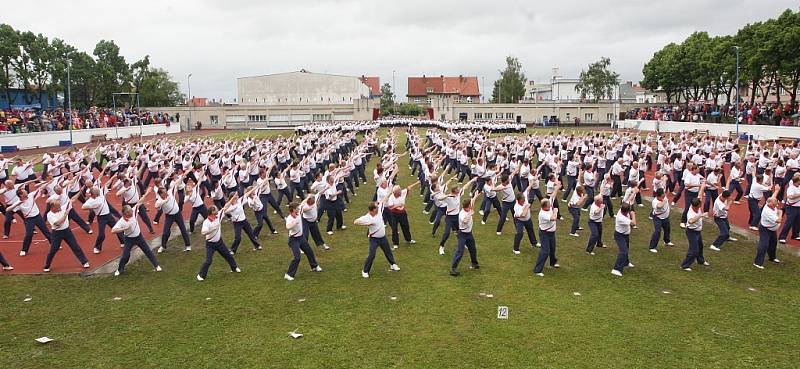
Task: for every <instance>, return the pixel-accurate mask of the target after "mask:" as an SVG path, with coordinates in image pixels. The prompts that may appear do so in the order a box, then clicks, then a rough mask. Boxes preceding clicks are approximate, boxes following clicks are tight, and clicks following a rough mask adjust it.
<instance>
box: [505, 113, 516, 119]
mask: <svg viewBox="0 0 800 369" xmlns="http://www.w3.org/2000/svg"><path fill="white" fill-rule="evenodd" d="M506 119H514V113H506Z"/></svg>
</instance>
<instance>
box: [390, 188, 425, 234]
mask: <svg viewBox="0 0 800 369" xmlns="http://www.w3.org/2000/svg"><path fill="white" fill-rule="evenodd" d="M418 184H419V181H417V182H414V183H412V184H410V185H408V186H407V187H406V188H401V187H400V186H394V187H393V188H392V194H391V195H390V196H389V199H388V200H386V207H387V208H389V212H390V213H392V217H391V218H390V220H389V226H390V227H391V229H392V245H393V247H394V248H395V249H396V248H397V247H398V245H399V243H400V235H399V234H398V228H400V229H401V230H402V231H403V238H404V239H405V240H406V242H407V243H409V244H412V245H413V244H415V243H417V241H415V240H414V239H413V238H412V237H411V227H410V226H409V223H408V212H407V211H406V197H407V196H408V192H409V190H411V189H412V188H414V186H416V185H418Z"/></svg>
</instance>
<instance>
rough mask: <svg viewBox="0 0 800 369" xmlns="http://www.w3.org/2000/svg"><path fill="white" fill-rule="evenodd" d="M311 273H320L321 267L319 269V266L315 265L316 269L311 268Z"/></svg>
mask: <svg viewBox="0 0 800 369" xmlns="http://www.w3.org/2000/svg"><path fill="white" fill-rule="evenodd" d="M311 271H312V272H321V271H322V267H321V266H319V265H317V267H316V268H311Z"/></svg>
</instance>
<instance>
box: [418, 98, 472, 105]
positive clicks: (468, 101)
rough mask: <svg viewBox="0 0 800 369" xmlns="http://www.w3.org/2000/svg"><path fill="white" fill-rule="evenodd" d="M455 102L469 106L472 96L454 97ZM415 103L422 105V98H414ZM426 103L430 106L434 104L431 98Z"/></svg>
mask: <svg viewBox="0 0 800 369" xmlns="http://www.w3.org/2000/svg"><path fill="white" fill-rule="evenodd" d="M453 102H454V103H467V104H469V103H471V102H472V96H458V97H454V98H453ZM414 103H415V104H422V98H421V97H415V98H414ZM425 103H426V104H428V105H431V104H432V103H433V99H432V98H431V97H430V96H429V97H428V98H426V99H425Z"/></svg>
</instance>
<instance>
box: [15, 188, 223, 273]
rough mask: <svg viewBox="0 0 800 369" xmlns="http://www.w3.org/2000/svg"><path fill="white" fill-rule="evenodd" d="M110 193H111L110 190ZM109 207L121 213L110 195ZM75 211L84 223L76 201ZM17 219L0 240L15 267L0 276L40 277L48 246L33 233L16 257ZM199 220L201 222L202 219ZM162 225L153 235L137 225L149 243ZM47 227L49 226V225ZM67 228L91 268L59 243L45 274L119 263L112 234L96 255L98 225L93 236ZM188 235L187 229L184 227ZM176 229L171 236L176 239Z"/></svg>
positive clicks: (151, 207)
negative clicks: (26, 249)
mask: <svg viewBox="0 0 800 369" xmlns="http://www.w3.org/2000/svg"><path fill="white" fill-rule="evenodd" d="M111 192H114V191H113V190H112V191H111ZM107 199H108V201H109V204H111V205H112V206H114V207H115V208H116V209H117V210H121V206H120V205H119V204H120V200H119V199H118V198H117V196H116V195H115V194H113V193H110V194H109V195H108V196H107ZM37 202H38V203H39V209H40V210H44V208H45V207H44V205H45V199H44V198H41V199H39V200H38V201H37ZM206 202H207V203H208V204H207V205H210V200H208V199H207V201H206ZM154 203H155V197H154V195H153V194H150V195H148V200H147V201H146V206H147V212H148V215H150V218H151V220H152V219H153V218H154V217H155V213H156V212H155V210H154V205H153V204H154ZM74 206H75V208H76V209H75V210H76V211H77V212H78V213H79V214H80V215H81V217H83V219H84V220H86V219H87V216H88V212H87V211H85V210H82V209H80V206H81V202H80V201H78V200H75V203H74ZM190 213H191V207H190V206H189V205H188V204H184V207H183V215H184V219H187V220H188V217H189V215H190ZM42 217H45V222H47V220H46V214H42ZM15 218H16V219H17V223H14V224H12V225H11V233H10V234H9V238H8V239H4V240H0V252H2V253H3V256H5V258H6V260H8V261H9V262H10V263H11V265H12V266H13V267H14V270H12V271H0V275H13V274H43V273H44V272H43V270H42V268H44V262H45V259H46V258H47V253H48V252H49V251H50V243H49V242H47V239H46V238H44V236H42V234H41V233H36V234H34V235H33V241H32V242H31V246H30V248H29V250H28V254H27V255H26V256H19V252H20V250H21V249H22V239H23V237H24V236H25V226H24V225H23V224H22V221H21V220H20V218H19V217H17V216H15ZM201 219H202V218H201ZM161 220H162V223H159V224H157V225H156V224H154V225H153V231H154V234H150V233H149V232H148V230H147V227H146V226H145V225H144V224H143V223H142V222H141V220H140V223H139V224H140V225H141V229H142V232H143V236H144V238H145V239H146V240H148V241H150V240H153V239H155V238H160V237H161V232H162V230H163V220H164V217H163V216H162V217H161ZM48 226H49V224H48ZM70 227H71V228H72V233H73V234H74V235H75V238H76V239H77V240H78V244H79V245H80V247H81V250H83V253H84V254H85V255H86V257H87V258H88V259H89V265H90V266H91V267H90V268H87V269H84V268H83V266H82V265H81V263H80V262H79V261H78V259H77V258H76V257H75V255H73V254H72V251H71V250H70V249H69V247H67V245H66V243H65V242H63V241H62V243H61V247H62V248H61V250H59V252H58V253H57V254H56V256H55V257H54V258H53V262H52V263H51V264H50V272H49V273H48V274H59V273H83V272H91V271H94V270H97V269H98V268H100V267H101V266H103V265H105V264H107V263H108V262H110V261H112V260H114V259H118V258H119V257H120V255H122V248H120V245H119V241H118V240H117V237H116V235H114V234H112V233H111V229H110V228H106V230H105V232H106V239H105V241H104V242H103V250H102V252H100V253H99V254H94V253H92V249H93V248H94V242H95V239H96V238H97V234H98V233H97V222H94V223H93V224H91V228H92V230H93V231H94V233H93V234H88V233H86V232H84V231H83V230H82V229H81V228H80V227H78V225H77V224H75V223H74V222H70ZM186 228H187V231H188V228H189V227H188V226H187V227H186ZM199 228H200V227H199V225H198V227H197V228H195V232H199ZM176 232H177V229H176V230H175V231H174V232H172V234H173V235H175V234H176ZM134 249H135V248H134Z"/></svg>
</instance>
